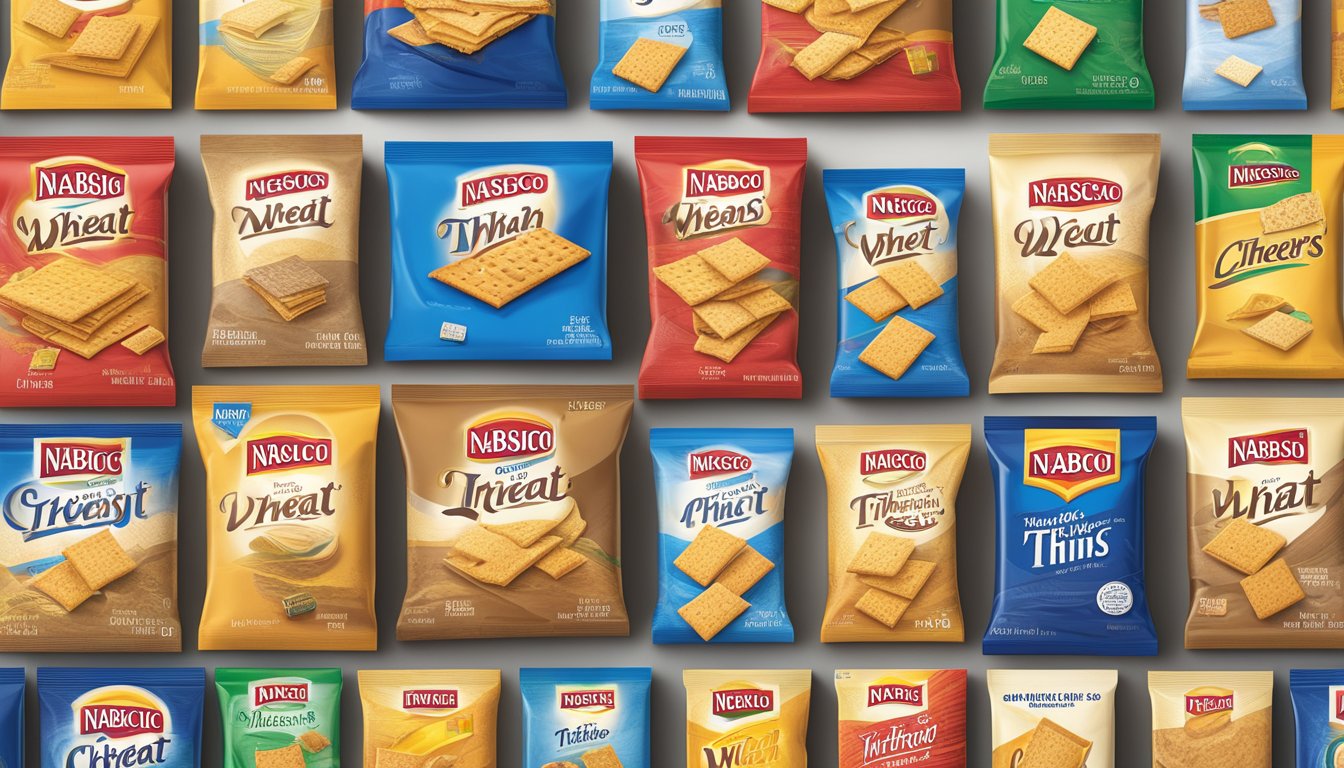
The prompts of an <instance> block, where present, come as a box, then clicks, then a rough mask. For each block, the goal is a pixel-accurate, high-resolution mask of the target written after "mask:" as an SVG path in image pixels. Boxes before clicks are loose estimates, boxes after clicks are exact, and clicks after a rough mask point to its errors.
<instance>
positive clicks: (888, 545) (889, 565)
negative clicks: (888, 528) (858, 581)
mask: <svg viewBox="0 0 1344 768" xmlns="http://www.w3.org/2000/svg"><path fill="white" fill-rule="evenodd" d="M914 551H915V540H914V539H907V538H905V537H903V536H891V535H889V534H885V533H879V532H877V531H873V532H871V533H869V534H868V537H867V538H865V539H864V540H863V544H861V545H860V546H859V551H857V552H855V553H854V557H853V558H851V559H850V561H849V566H848V567H846V568H845V570H847V571H849V572H850V573H858V574H861V575H865V576H895V575H896V574H898V573H900V572H901V568H903V567H905V562H906V561H907V560H909V559H910V555H911V554H913V553H914Z"/></svg>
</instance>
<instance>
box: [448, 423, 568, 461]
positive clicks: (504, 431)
mask: <svg viewBox="0 0 1344 768" xmlns="http://www.w3.org/2000/svg"><path fill="white" fill-rule="evenodd" d="M554 452H555V429H554V428H553V427H552V426H551V425H550V424H548V423H547V422H545V421H542V420H541V419H537V418H527V417H521V416H516V417H504V418H498V419H490V420H488V421H484V422H481V423H478V424H475V425H473V426H471V427H468V428H467V458H469V459H471V460H472V461H502V460H504V459H518V458H528V457H531V456H546V455H549V454H552V453H554Z"/></svg>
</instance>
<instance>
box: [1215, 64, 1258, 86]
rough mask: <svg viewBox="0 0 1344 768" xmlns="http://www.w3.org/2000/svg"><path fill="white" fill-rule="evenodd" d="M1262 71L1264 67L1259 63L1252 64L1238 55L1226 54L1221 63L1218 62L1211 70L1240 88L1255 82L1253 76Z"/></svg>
mask: <svg viewBox="0 0 1344 768" xmlns="http://www.w3.org/2000/svg"><path fill="white" fill-rule="evenodd" d="M1264 71H1265V68H1264V67H1262V66H1260V65H1259V64H1252V63H1251V62H1249V61H1247V60H1245V59H1243V58H1241V57H1240V56H1228V57H1227V58H1226V59H1223V63H1221V64H1219V65H1218V68H1217V69H1215V70H1213V73H1214V74H1215V75H1218V76H1219V77H1221V78H1223V79H1224V80H1228V81H1230V82H1233V83H1236V84H1237V85H1240V86H1241V87H1242V88H1249V87H1250V86H1251V83H1253V82H1255V78H1257V77H1259V76H1260V73H1261V72H1264Z"/></svg>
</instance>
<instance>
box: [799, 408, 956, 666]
mask: <svg viewBox="0 0 1344 768" xmlns="http://www.w3.org/2000/svg"><path fill="white" fill-rule="evenodd" d="M970 450H971V427H970V425H967V424H928V425H920V426H909V427H874V426H846V427H824V426H823V427H817V454H818V455H819V456H820V457H821V467H822V470H823V471H824V472H825V473H826V495H827V499H828V502H827V508H828V510H829V511H828V513H827V518H828V519H829V521H830V522H829V524H828V530H829V532H830V534H829V539H830V548H829V549H830V560H829V562H830V566H829V571H830V589H829V591H828V592H827V596H826V615H825V617H824V618H823V620H822V624H821V641H822V642H823V643H843V642H893V641H904V642H934V641H941V642H952V643H959V642H961V641H962V640H964V639H965V637H964V632H965V628H964V625H963V623H962V617H961V596H960V593H959V592H958V590H957V513H956V505H957V489H958V488H959V487H960V485H961V476H962V473H963V472H964V471H965V469H966V457H967V456H968V455H969V454H970Z"/></svg>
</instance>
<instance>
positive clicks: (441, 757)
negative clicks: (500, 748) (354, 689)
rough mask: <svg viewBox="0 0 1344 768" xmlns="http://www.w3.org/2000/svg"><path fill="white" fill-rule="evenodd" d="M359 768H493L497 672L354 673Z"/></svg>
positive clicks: (496, 711)
mask: <svg viewBox="0 0 1344 768" xmlns="http://www.w3.org/2000/svg"><path fill="white" fill-rule="evenodd" d="M359 699H360V701H361V702H362V703H363V708H364V768H411V766H421V768H432V767H437V766H444V768H447V767H448V766H451V768H495V766H496V765H498V763H497V762H496V753H495V750H496V744H495V741H496V733H497V730H496V729H497V725H498V716H499V670H497V669H435V670H390V669H387V670H371V669H361V670H360V671H359Z"/></svg>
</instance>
